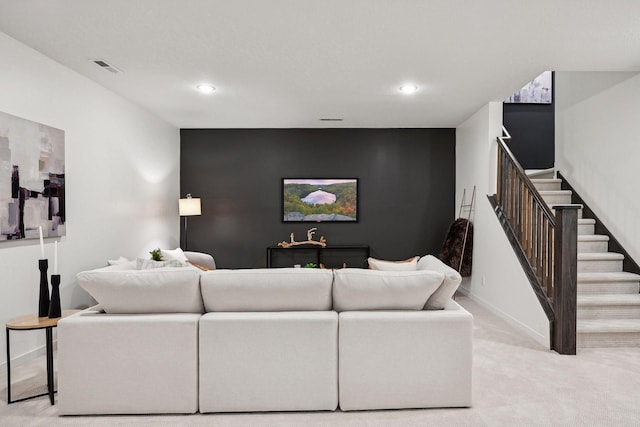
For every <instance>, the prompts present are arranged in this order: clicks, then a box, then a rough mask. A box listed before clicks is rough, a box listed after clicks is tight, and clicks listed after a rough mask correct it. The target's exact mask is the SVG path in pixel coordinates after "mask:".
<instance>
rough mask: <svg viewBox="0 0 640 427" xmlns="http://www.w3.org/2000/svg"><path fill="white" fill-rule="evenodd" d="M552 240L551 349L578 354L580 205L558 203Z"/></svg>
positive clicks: (561, 352)
mask: <svg viewBox="0 0 640 427" xmlns="http://www.w3.org/2000/svg"><path fill="white" fill-rule="evenodd" d="M553 208H554V209H555V211H556V226H555V238H554V243H553V245H554V246H553V251H554V260H553V311H554V314H555V321H554V324H553V330H552V334H553V335H552V338H551V339H552V349H553V350H555V351H557V352H558V353H560V354H576V312H577V310H576V299H577V291H578V288H577V282H578V209H579V208H580V205H555V206H554V207H553Z"/></svg>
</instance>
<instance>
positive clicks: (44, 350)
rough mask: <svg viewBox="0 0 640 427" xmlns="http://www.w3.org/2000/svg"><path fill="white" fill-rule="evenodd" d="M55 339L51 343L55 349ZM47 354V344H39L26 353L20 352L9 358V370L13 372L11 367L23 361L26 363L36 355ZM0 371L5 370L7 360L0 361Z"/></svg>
mask: <svg viewBox="0 0 640 427" xmlns="http://www.w3.org/2000/svg"><path fill="white" fill-rule="evenodd" d="M56 344H57V341H54V343H53V349H54V350H55V349H56ZM45 354H47V346H45V345H41V346H39V347H36V348H34V349H33V350H29V351H27V352H26V353H22V354H21V355H19V356H16V357H12V358H11V371H12V372H13V368H14V367H16V366H20V365H22V364H24V363H27V362H29V361H31V360H34V359H36V358H38V357H41V356H44V355H45ZM0 371H2V372H7V362H6V361H4V362H2V363H0Z"/></svg>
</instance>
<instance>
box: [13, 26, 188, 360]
mask: <svg viewBox="0 0 640 427" xmlns="http://www.w3.org/2000/svg"><path fill="white" fill-rule="evenodd" d="M0 63H1V64H2V65H1V66H0V111H2V112H5V113H9V114H12V115H15V116H18V117H22V118H25V119H28V120H32V121H35V122H39V123H43V124H46V125H49V126H53V127H56V128H59V129H62V130H64V131H65V132H66V135H65V137H66V145H65V151H66V166H65V167H66V203H67V204H66V207H67V235H66V236H65V237H63V238H62V239H60V243H59V248H58V251H59V270H60V274H61V276H62V284H61V291H60V292H61V295H62V307H63V309H66V308H76V307H82V306H87V305H88V304H91V303H92V301H91V299H90V297H89V296H88V295H87V294H86V293H85V292H84V291H83V290H82V289H80V288H79V287H78V286H77V285H76V281H75V275H76V273H78V272H79V271H82V270H85V269H91V268H96V267H100V266H104V265H106V261H107V259H113V258H117V257H118V256H120V255H123V256H125V257H128V258H135V257H137V256H140V255H146V252H147V251H149V250H150V249H152V248H154V247H158V246H162V247H176V246H178V243H179V232H180V227H179V216H178V207H177V199H178V198H179V185H180V179H179V159H180V136H179V130H178V129H177V128H175V127H173V126H170V125H169V124H167V123H166V122H164V121H162V120H160V119H158V118H156V117H154V116H152V115H151V114H149V113H147V112H145V111H144V110H142V109H141V108H139V107H137V106H135V105H133V104H132V103H130V102H128V101H126V100H124V99H123V98H121V97H119V96H117V95H115V94H113V93H112V92H110V91H108V90H106V89H104V88H103V87H101V86H99V85H97V84H96V83H93V82H92V81H90V80H88V79H86V78H85V77H82V76H80V75H79V74H77V73H75V72H73V71H71V70H69V69H67V68H65V67H63V66H61V65H60V64H58V63H56V62H54V61H52V60H50V59H49V58H47V57H45V56H43V55H41V54H39V53H38V52H36V51H34V50H32V49H30V48H28V47H27V46H25V45H23V44H21V43H19V42H17V41H16V40H14V39H12V38H10V37H8V36H7V35H6V34H4V33H0ZM45 250H46V254H47V256H48V257H49V258H50V259H52V258H53V240H52V239H47V241H46V242H45ZM39 258H40V251H39V246H38V240H37V239H36V240H28V241H20V242H6V241H5V242H0V274H1V275H2V281H1V282H2V284H1V285H0V321H1V322H2V324H4V323H5V322H6V321H7V320H8V319H10V318H13V317H15V316H18V315H22V314H28V313H34V312H37V311H38V283H39V273H38V268H37V265H38V259H39ZM50 265H51V264H50ZM11 337H12V340H11V341H12V345H11V352H12V359H14V358H16V357H19V356H20V355H23V354H28V353H30V352H33V351H34V350H38V351H40V350H39V349H40V348H41V347H42V345H43V344H44V333H43V332H42V331H38V332H18V333H12V335H11ZM5 345H6V344H5V340H4V339H2V340H0V366H3V367H6V348H5Z"/></svg>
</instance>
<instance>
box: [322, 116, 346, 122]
mask: <svg viewBox="0 0 640 427" xmlns="http://www.w3.org/2000/svg"><path fill="white" fill-rule="evenodd" d="M343 120H344V119H340V118H337V117H336V118H332V117H326V118H323V119H320V121H321V122H341V121H343Z"/></svg>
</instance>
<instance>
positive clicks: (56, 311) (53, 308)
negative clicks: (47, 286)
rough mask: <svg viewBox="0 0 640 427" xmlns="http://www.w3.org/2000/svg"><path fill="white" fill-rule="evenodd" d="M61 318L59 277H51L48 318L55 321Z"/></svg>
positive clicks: (54, 275) (53, 275)
mask: <svg viewBox="0 0 640 427" xmlns="http://www.w3.org/2000/svg"><path fill="white" fill-rule="evenodd" d="M61 316H62V310H60V275H59V274H52V275H51V302H50V303H49V318H50V319H55V318H57V317H61Z"/></svg>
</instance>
